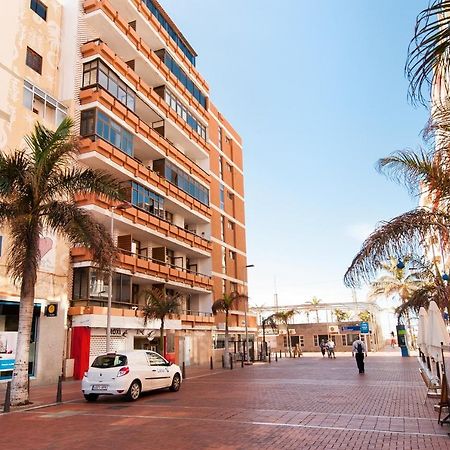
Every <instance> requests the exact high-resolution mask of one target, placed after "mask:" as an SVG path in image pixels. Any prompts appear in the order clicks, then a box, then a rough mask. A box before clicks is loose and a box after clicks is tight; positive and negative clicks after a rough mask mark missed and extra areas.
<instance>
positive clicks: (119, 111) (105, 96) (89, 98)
mask: <svg viewBox="0 0 450 450" xmlns="http://www.w3.org/2000/svg"><path fill="white" fill-rule="evenodd" d="M155 95H156V94H155ZM80 102H81V104H82V105H83V106H87V105H90V104H91V103H97V104H99V105H102V106H103V107H104V108H106V109H107V110H109V111H111V112H112V113H113V114H114V115H115V116H116V117H118V118H119V119H121V120H123V121H124V122H125V123H127V125H129V126H130V127H131V128H132V130H133V131H134V132H135V133H137V134H138V137H139V138H140V139H141V140H142V141H143V144H142V145H141V146H140V147H141V148H142V147H145V145H148V146H150V147H152V148H156V149H158V151H159V152H161V153H160V154H162V155H163V156H167V157H168V158H169V159H172V160H174V161H176V162H177V163H178V164H181V165H182V166H183V167H185V168H186V169H187V170H188V171H189V173H191V174H192V175H194V176H196V177H198V178H199V179H200V180H202V181H203V182H205V183H207V184H208V185H209V183H210V182H211V177H210V175H209V174H208V173H206V172H205V171H204V170H203V169H202V168H201V167H200V166H198V165H197V164H195V163H194V162H193V161H192V160H191V159H189V157H188V156H186V155H185V154H184V153H183V152H181V151H180V150H179V149H177V148H176V147H175V146H174V145H173V144H172V143H171V142H170V141H168V140H167V139H165V138H164V137H163V136H161V134H160V133H159V132H158V131H156V130H155V129H153V128H152V127H151V126H149V125H147V123H145V122H144V121H143V120H141V118H139V117H138V116H137V115H136V114H135V113H134V112H133V111H131V110H130V109H127V108H126V107H125V106H124V105H123V104H122V103H121V102H120V101H119V100H117V99H115V98H114V97H113V96H112V95H111V94H110V93H108V92H106V91H105V90H104V89H102V88H87V89H83V90H82V91H81V92H80ZM94 106H95V105H94ZM142 151H144V149H143V150H142Z"/></svg>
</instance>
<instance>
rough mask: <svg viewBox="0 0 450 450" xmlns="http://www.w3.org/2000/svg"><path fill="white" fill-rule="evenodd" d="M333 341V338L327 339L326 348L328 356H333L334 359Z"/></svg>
mask: <svg viewBox="0 0 450 450" xmlns="http://www.w3.org/2000/svg"><path fill="white" fill-rule="evenodd" d="M335 345H336V344H335V343H334V341H333V339H331V338H330V339H328V342H327V350H328V358H334V359H336V355H335V354H334V347H335Z"/></svg>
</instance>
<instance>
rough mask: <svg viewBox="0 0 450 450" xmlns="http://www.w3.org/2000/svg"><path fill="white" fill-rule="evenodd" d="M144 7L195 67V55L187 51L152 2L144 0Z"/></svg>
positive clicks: (185, 46)
mask: <svg viewBox="0 0 450 450" xmlns="http://www.w3.org/2000/svg"><path fill="white" fill-rule="evenodd" d="M144 3H145V5H146V6H147V8H148V9H149V10H150V12H151V13H152V14H153V15H154V16H155V17H156V20H157V21H158V22H159V23H160V24H161V25H162V27H163V28H164V29H165V30H166V31H167V33H168V34H169V36H170V37H171V38H172V40H173V41H174V42H175V43H176V44H177V46H178V47H179V48H180V50H181V51H182V52H183V54H184V55H185V56H186V58H187V59H188V60H189V61H190V62H191V63H192V65H194V66H195V55H194V54H193V53H192V52H191V51H190V50H189V49H188V47H187V45H186V44H185V43H184V42H183V39H182V38H181V37H180V36H179V35H178V33H177V32H176V31H175V30H174V29H173V28H172V26H171V25H170V24H169V22H167V20H166V19H165V18H164V16H163V15H162V14H161V13H160V12H159V10H158V8H157V7H156V5H155V4H154V2H153V0H144Z"/></svg>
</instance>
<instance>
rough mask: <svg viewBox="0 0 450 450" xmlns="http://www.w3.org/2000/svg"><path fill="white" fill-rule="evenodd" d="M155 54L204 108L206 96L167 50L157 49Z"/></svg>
mask: <svg viewBox="0 0 450 450" xmlns="http://www.w3.org/2000/svg"><path fill="white" fill-rule="evenodd" d="M156 55H157V56H158V57H159V58H160V59H161V60H162V61H164V64H165V65H166V66H167V68H168V69H169V70H170V71H171V72H172V73H173V74H174V76H175V78H177V79H178V80H179V81H180V82H181V84H182V85H183V86H184V87H185V88H186V89H187V90H188V92H190V94H191V95H192V96H193V97H194V98H195V99H196V100H197V101H198V102H199V103H200V105H202V106H203V108H205V109H206V97H205V96H204V95H203V94H202V93H201V92H200V89H199V88H198V87H197V86H196V85H195V84H194V83H193V81H192V80H190V79H189V77H188V76H187V75H186V73H185V72H184V70H183V69H182V68H181V67H180V66H179V65H178V64H177V63H176V62H175V61H174V59H173V58H172V57H171V56H170V55H169V53H168V52H166V51H165V50H164V49H163V50H158V51H157V52H156Z"/></svg>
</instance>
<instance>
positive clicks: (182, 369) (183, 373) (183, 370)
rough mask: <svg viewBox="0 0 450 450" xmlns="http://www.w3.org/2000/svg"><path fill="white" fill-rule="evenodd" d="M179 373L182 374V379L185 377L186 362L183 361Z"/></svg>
mask: <svg viewBox="0 0 450 450" xmlns="http://www.w3.org/2000/svg"><path fill="white" fill-rule="evenodd" d="M181 374H182V375H183V380H185V379H186V364H185V362H184V361H183V367H182V368H181Z"/></svg>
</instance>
